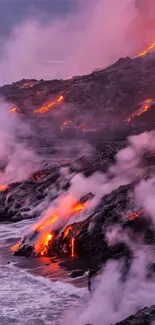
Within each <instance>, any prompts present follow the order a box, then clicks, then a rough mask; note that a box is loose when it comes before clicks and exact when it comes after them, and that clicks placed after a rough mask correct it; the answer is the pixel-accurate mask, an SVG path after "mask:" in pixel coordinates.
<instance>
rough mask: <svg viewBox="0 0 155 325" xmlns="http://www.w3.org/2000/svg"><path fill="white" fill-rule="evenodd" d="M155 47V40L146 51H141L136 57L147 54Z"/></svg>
mask: <svg viewBox="0 0 155 325" xmlns="http://www.w3.org/2000/svg"><path fill="white" fill-rule="evenodd" d="M154 48H155V41H154V42H153V43H152V44H151V45H150V46H149V47H148V48H147V49H145V50H144V51H142V52H140V53H139V54H138V55H136V56H135V58H138V57H141V56H144V55H146V54H147V53H148V52H149V51H151V50H153V49H154Z"/></svg>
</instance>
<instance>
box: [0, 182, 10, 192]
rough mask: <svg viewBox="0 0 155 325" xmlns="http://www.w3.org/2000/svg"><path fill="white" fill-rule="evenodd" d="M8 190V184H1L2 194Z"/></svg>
mask: <svg viewBox="0 0 155 325" xmlns="http://www.w3.org/2000/svg"><path fill="white" fill-rule="evenodd" d="M7 189H8V186H7V185H6V184H0V192H5V191H6V190H7Z"/></svg>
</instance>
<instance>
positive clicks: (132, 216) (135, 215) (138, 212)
mask: <svg viewBox="0 0 155 325" xmlns="http://www.w3.org/2000/svg"><path fill="white" fill-rule="evenodd" d="M144 210H145V209H143V210H141V211H137V212H133V213H131V214H130V215H129V220H135V219H136V218H137V217H139V216H140V215H141V213H142V212H143V211H144Z"/></svg>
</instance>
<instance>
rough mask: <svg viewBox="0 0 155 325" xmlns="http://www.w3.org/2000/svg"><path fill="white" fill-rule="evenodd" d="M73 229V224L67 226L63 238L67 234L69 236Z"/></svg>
mask: <svg viewBox="0 0 155 325" xmlns="http://www.w3.org/2000/svg"><path fill="white" fill-rule="evenodd" d="M71 229H72V227H71V226H67V227H66V229H65V231H64V234H63V239H65V238H66V237H67V236H68V233H69V231H70V230H71Z"/></svg>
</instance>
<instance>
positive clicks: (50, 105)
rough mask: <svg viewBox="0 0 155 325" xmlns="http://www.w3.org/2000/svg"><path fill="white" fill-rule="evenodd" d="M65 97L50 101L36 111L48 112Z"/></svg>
mask: <svg viewBox="0 0 155 325" xmlns="http://www.w3.org/2000/svg"><path fill="white" fill-rule="evenodd" d="M63 99H64V97H63V96H60V97H59V98H58V99H57V100H55V101H53V102H50V103H48V104H46V105H44V106H42V107H40V108H39V109H37V110H35V111H34V113H40V114H44V113H46V112H47V111H48V110H49V109H50V108H51V107H53V106H54V105H56V104H58V103H60V102H61V101H62V100H63Z"/></svg>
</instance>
